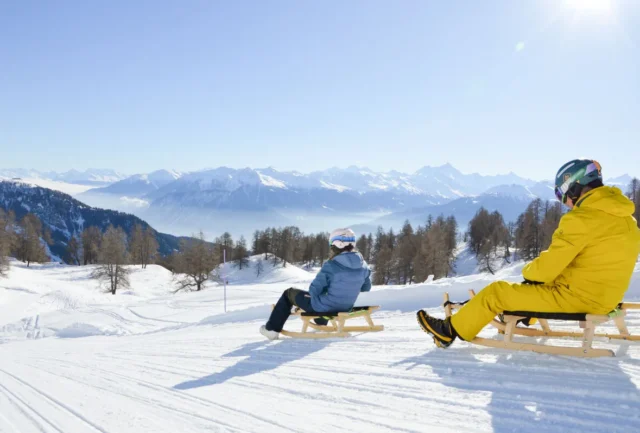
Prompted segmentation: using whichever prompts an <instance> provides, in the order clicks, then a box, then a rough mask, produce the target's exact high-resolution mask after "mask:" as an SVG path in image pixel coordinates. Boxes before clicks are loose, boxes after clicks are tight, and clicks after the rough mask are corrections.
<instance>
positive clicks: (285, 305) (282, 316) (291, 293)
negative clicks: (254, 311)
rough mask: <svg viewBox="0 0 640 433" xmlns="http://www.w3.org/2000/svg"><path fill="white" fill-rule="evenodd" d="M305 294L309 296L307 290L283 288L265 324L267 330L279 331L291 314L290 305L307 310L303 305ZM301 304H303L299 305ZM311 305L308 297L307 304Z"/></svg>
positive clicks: (304, 304)
mask: <svg viewBox="0 0 640 433" xmlns="http://www.w3.org/2000/svg"><path fill="white" fill-rule="evenodd" d="M305 295H306V296H309V294H308V292H305V291H304V290H299V289H294V288H290V289H287V290H285V291H284V292H283V293H282V296H280V299H278V302H277V303H276V306H275V308H274V309H273V311H272V312H271V316H270V317H269V321H268V322H267V324H266V328H267V330H268V331H275V332H281V331H282V328H283V327H284V324H285V322H286V321H287V319H288V318H289V315H290V314H291V307H292V306H294V305H295V306H297V307H300V308H302V309H303V310H305V311H307V309H306V308H305V306H307V304H306V303H305ZM300 304H303V305H300ZM310 305H311V298H310V297H309V298H308V306H310Z"/></svg>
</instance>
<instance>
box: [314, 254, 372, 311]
mask: <svg viewBox="0 0 640 433" xmlns="http://www.w3.org/2000/svg"><path fill="white" fill-rule="evenodd" d="M369 290H371V270H370V269H369V266H368V265H367V263H366V262H365V260H364V258H363V257H362V255H361V254H360V253H358V252H345V253H341V254H338V255H337V256H335V257H334V258H332V259H331V260H329V261H327V262H325V264H324V265H323V266H322V269H320V272H318V275H316V278H315V279H314V280H313V282H311V286H310V287H309V293H310V294H311V307H312V308H313V310H314V311H316V312H327V311H332V312H333V311H349V310H350V309H351V308H352V307H353V305H354V304H355V303H356V300H357V299H358V295H359V294H360V292H368V291H369Z"/></svg>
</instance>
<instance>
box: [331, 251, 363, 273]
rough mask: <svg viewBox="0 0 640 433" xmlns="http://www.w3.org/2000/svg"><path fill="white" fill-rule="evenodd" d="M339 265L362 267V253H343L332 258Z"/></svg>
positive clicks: (350, 267) (353, 267) (352, 267)
mask: <svg viewBox="0 0 640 433" xmlns="http://www.w3.org/2000/svg"><path fill="white" fill-rule="evenodd" d="M332 260H333V261H334V262H336V263H338V264H339V265H342V266H344V267H345V268H349V269H360V268H362V266H363V265H364V258H363V257H362V254H360V253H356V252H350V253H341V254H338V255H337V256H335V257H334V258H333V259H332Z"/></svg>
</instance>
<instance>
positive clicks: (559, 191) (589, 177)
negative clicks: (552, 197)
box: [555, 159, 602, 203]
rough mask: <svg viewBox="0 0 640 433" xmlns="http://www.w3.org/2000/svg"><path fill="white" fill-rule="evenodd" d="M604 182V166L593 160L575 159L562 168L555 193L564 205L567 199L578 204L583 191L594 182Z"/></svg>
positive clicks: (558, 175) (557, 177)
mask: <svg viewBox="0 0 640 433" xmlns="http://www.w3.org/2000/svg"><path fill="white" fill-rule="evenodd" d="M596 180H599V181H601V182H602V166H600V163H599V162H598V161H595V160H593V159H574V160H573V161H569V162H567V163H566V164H564V165H563V166H562V167H560V170H558V173H557V174H556V182H555V183H556V188H555V193H556V197H557V198H558V200H560V201H561V202H562V203H566V202H567V197H568V198H571V200H573V202H576V201H577V199H578V197H580V194H581V192H582V189H583V188H584V187H585V186H586V185H588V184H590V183H591V182H593V181H596Z"/></svg>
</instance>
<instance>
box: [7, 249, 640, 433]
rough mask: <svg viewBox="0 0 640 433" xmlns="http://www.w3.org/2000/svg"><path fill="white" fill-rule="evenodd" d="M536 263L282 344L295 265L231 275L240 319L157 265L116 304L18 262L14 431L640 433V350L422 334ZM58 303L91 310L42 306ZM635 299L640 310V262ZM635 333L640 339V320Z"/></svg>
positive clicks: (401, 298)
mask: <svg viewBox="0 0 640 433" xmlns="http://www.w3.org/2000/svg"><path fill="white" fill-rule="evenodd" d="M255 260H256V259H254V264H255ZM521 267H522V264H516V265H512V266H510V267H507V268H504V269H502V270H501V271H500V272H499V273H498V275H496V276H495V277H490V276H488V275H469V276H464V277H458V278H453V279H443V280H437V281H435V282H432V283H428V284H421V285H415V286H409V287H402V286H395V287H385V288H383V287H374V289H373V291H372V292H371V293H366V294H363V295H362V296H361V297H360V299H359V303H361V304H380V305H382V307H383V309H382V311H380V312H379V313H376V314H375V315H374V318H375V320H376V321H378V322H380V323H383V324H384V325H385V326H386V329H385V331H383V332H381V333H376V334H361V335H354V336H353V337H352V338H348V339H343V340H339V339H332V340H318V341H312V340H309V341H302V340H291V339H285V340H280V341H274V342H269V341H266V340H264V339H263V337H262V336H261V335H260V334H258V333H257V328H258V327H259V325H260V324H262V323H264V321H265V318H266V316H267V315H268V313H269V309H270V307H269V304H270V303H271V302H274V301H275V300H276V299H277V296H278V295H279V294H280V292H281V291H282V290H284V289H285V288H287V287H289V286H291V285H296V286H298V287H306V284H307V283H308V281H310V280H311V278H313V274H301V272H304V271H301V270H300V269H297V268H295V267H293V266H287V268H284V269H282V268H280V269H275V270H272V271H271V273H270V274H269V275H270V276H267V275H265V276H264V277H263V278H264V279H263V280H262V281H261V282H258V283H257V284H255V283H256V282H257V280H254V281H253V283H254V284H250V283H252V277H251V273H250V270H251V268H249V269H248V270H242V271H240V270H236V271H235V273H232V272H231V270H230V269H228V271H229V272H227V273H228V275H229V280H230V285H229V286H228V288H227V294H228V305H227V307H228V312H227V313H224V310H223V302H222V295H223V290H222V288H221V287H219V286H212V287H210V288H208V289H207V290H205V291H203V292H200V293H185V294H178V295H171V294H169V292H168V291H169V290H170V280H171V277H170V274H169V273H168V272H166V271H164V270H163V269H161V268H159V267H156V266H150V267H149V268H148V269H146V270H144V271H143V270H138V271H137V272H136V273H135V274H134V276H133V286H134V287H133V290H132V291H131V292H130V293H126V294H119V295H117V296H111V295H106V294H101V293H99V292H97V291H96V288H95V286H94V283H93V282H91V281H89V280H87V279H86V278H87V273H88V270H87V269H83V268H75V267H65V266H54V265H44V266H39V267H38V266H37V267H35V268H33V269H25V268H24V267H23V266H22V265H19V264H16V263H13V265H12V269H11V274H10V277H9V278H8V279H6V280H0V327H2V330H1V331H0V343H4V344H0V431H2V432H5V431H6V432H21V433H23V432H24V433H30V432H65V433H66V432H96V431H98V432H117V433H129V432H136V433H140V432H154V433H155V432H171V433H175V432H177V431H179V432H205V431H206V432H210V431H214V432H283V431H291V432H318V431H330V430H333V429H336V430H338V429H339V430H340V431H348V432H398V431H402V432H507V431H508V432H511V431H516V432H522V433H526V432H535V433H539V432H573V431H580V432H603V431H606V432H634V431H638V430H640V391H639V390H638V385H640V343H635V344H620V343H609V342H606V341H598V343H596V346H598V347H609V348H613V349H614V350H617V351H618V355H619V356H618V357H616V358H612V359H589V360H583V359H574V358H567V357H559V356H551V355H541V354H532V353H512V352H507V351H502V350H498V349H489V348H480V347H473V346H470V345H469V344H466V343H457V344H455V345H454V346H452V347H451V348H449V349H447V350H446V351H443V350H436V349H434V347H433V344H432V343H431V341H430V339H429V338H428V337H427V336H426V334H424V333H423V332H422V331H420V330H419V328H418V326H417V324H416V322H415V310H416V309H418V308H430V309H432V311H433V312H434V313H436V314H440V315H442V311H441V309H440V308H438V306H439V304H440V303H441V299H442V292H443V291H445V290H446V291H449V292H450V293H452V297H453V298H454V299H464V298H466V291H467V289H469V288H474V289H480V288H481V287H483V286H484V285H486V284H487V283H488V282H489V281H491V280H492V279H494V278H506V279H509V280H511V281H518V280H519V278H520V277H519V271H520V269H521ZM303 277H307V278H303ZM303 279H306V282H305V283H302V281H301V280H303ZM234 281H235V282H234ZM267 281H268V282H267ZM241 282H242V285H241V284H240V283H241ZM7 289H8V290H7ZM56 292H59V293H60V297H62V298H64V297H65V296H68V297H70V298H73V299H74V300H75V301H74V302H64V301H63V302H58V303H56V304H55V305H54V306H52V305H51V304H52V303H47V302H46V301H44V300H42V298H45V297H47V295H48V294H51V293H56ZM628 299H630V300H631V299H636V300H637V299H640V266H639V267H638V268H637V269H636V273H635V276H634V279H633V283H632V287H631V289H630V291H629V294H628ZM41 300H42V301H41ZM21 315H22V316H23V320H20V318H19V317H20V316H21ZM629 322H630V325H631V328H632V330H633V331H635V332H640V315H638V314H637V313H634V314H633V315H632V318H631V320H630V321H629ZM299 326H300V322H299V321H298V320H291V321H290V323H288V325H287V327H288V328H290V329H296V328H298V327H299ZM483 336H487V337H492V336H495V333H494V332H493V331H491V330H487V331H484V335H483ZM72 337H75V338H72ZM81 337H82V338H81ZM560 344H577V343H575V342H571V341H561V342H560Z"/></svg>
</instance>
